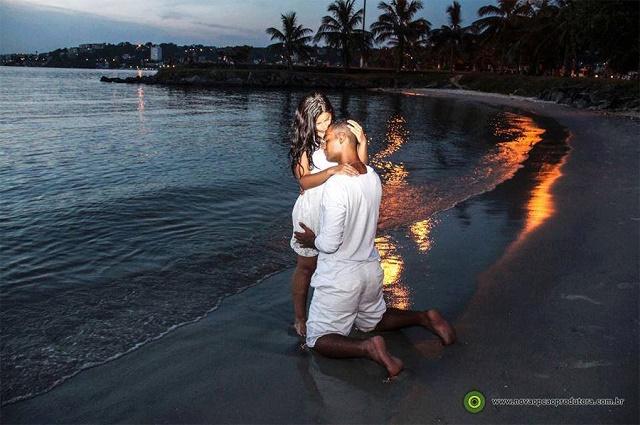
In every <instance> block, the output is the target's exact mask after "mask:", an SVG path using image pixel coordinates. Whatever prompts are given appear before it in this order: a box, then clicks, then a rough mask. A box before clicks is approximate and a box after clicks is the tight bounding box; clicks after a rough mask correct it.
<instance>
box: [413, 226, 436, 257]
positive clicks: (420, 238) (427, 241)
mask: <svg viewBox="0 0 640 425" xmlns="http://www.w3.org/2000/svg"><path fill="white" fill-rule="evenodd" d="M434 224H435V223H434V220H433V219H431V218H428V219H426V220H422V221H418V222H416V223H413V224H412V225H411V226H410V227H409V230H410V231H411V234H412V235H413V240H414V242H415V243H416V245H418V250H419V251H420V252H427V251H429V249H430V248H431V244H432V241H431V237H430V236H429V233H430V232H431V229H432V228H433V225H434Z"/></svg>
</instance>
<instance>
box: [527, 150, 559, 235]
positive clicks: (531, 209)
mask: <svg viewBox="0 0 640 425" xmlns="http://www.w3.org/2000/svg"><path fill="white" fill-rule="evenodd" d="M563 164H564V160H563V161H562V162H560V163H559V164H545V165H544V166H543V167H542V169H541V170H540V175H539V176H538V180H539V184H538V185H537V186H536V187H535V188H534V189H533V191H532V192H531V199H530V200H529V203H528V204H527V222H526V224H525V226H524V230H523V231H522V234H521V235H520V238H522V237H523V236H525V235H527V234H529V233H531V231H533V229H535V228H536V227H538V226H540V224H542V223H543V222H544V221H545V220H546V219H548V218H549V217H551V215H553V213H554V212H555V207H554V202H553V194H552V193H551V187H552V186H553V184H554V183H555V181H556V180H557V179H558V178H560V176H562V173H561V172H560V168H561V167H562V165H563Z"/></svg>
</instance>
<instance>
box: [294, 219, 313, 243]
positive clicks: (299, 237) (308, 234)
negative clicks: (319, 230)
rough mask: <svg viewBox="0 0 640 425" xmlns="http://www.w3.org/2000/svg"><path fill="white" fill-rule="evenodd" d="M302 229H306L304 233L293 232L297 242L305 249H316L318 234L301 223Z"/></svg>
mask: <svg viewBox="0 0 640 425" xmlns="http://www.w3.org/2000/svg"><path fill="white" fill-rule="evenodd" d="M299 224H300V227H302V228H303V229H304V232H293V234H294V236H295V238H296V241H298V243H299V244H300V246H301V247H303V248H313V249H315V248H316V245H315V241H316V234H315V233H313V230H311V229H309V228H308V227H307V226H306V225H305V224H304V223H299Z"/></svg>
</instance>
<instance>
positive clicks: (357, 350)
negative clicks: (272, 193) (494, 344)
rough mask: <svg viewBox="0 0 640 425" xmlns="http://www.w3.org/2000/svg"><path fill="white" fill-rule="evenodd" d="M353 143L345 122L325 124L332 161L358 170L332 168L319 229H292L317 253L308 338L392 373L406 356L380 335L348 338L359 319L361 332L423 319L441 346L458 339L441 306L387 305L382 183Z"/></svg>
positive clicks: (325, 351)
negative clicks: (380, 233) (345, 172)
mask: <svg viewBox="0 0 640 425" xmlns="http://www.w3.org/2000/svg"><path fill="white" fill-rule="evenodd" d="M356 144H357V141H356V137H355V135H354V134H353V133H352V132H351V130H349V127H348V126H347V123H346V121H344V120H337V121H335V122H334V123H333V124H332V125H331V126H330V127H329V128H328V129H327V131H326V133H325V142H324V146H323V148H324V152H325V155H326V157H327V160H329V161H331V162H337V163H339V164H349V165H351V166H353V167H355V168H356V169H357V170H358V171H359V172H360V175H359V176H357V177H350V176H341V175H335V176H333V177H331V178H330V179H329V180H327V182H326V183H325V188H324V194H323V197H322V226H321V228H320V231H319V233H318V235H317V236H316V235H315V234H314V233H313V232H312V231H311V229H309V228H308V227H307V226H306V225H305V224H304V223H300V226H301V227H302V228H303V229H304V232H296V234H295V237H296V239H297V240H298V242H299V243H300V244H301V245H302V246H304V247H308V248H315V249H317V250H318V251H319V252H320V254H319V256H318V266H317V269H316V272H315V274H314V275H313V278H312V280H311V286H313V287H314V288H315V291H314V294H313V298H312V300H311V307H310V309H309V319H308V321H307V345H308V346H309V347H311V348H313V349H314V350H315V351H317V352H318V353H320V354H322V355H324V356H326V357H333V358H341V357H342V358H344V357H366V358H368V359H371V360H373V361H375V362H377V363H379V364H380V365H382V366H384V367H385V368H386V369H387V370H388V371H389V374H390V375H391V376H392V377H393V376H396V375H397V374H398V373H400V371H401V370H402V368H403V364H402V361H401V360H400V359H399V358H397V357H395V356H393V355H392V354H391V353H389V351H388V350H387V346H386V343H385V341H384V338H382V337H381V336H379V335H376V336H373V337H371V338H368V339H354V338H350V337H349V336H348V335H349V334H350V333H351V330H352V328H353V326H354V325H355V326H356V327H357V328H358V329H359V330H361V331H364V332H370V331H389V330H395V329H400V328H404V327H408V326H422V327H425V328H427V329H428V330H430V331H431V332H433V333H435V334H436V335H437V336H438V337H439V338H440V339H441V341H442V343H443V344H444V345H450V344H453V343H454V342H455V340H456V333H455V330H454V329H453V327H452V326H451V325H450V324H449V323H448V322H447V321H446V320H445V319H444V318H442V316H441V315H440V314H439V313H438V312H437V311H436V310H427V311H411V310H398V309H395V308H386V305H385V302H384V298H383V296H382V281H383V276H384V273H383V270H382V267H381V266H380V254H379V253H378V250H377V248H376V247H375V235H376V228H377V224H378V213H379V210H380V198H381V196H382V186H381V183H380V178H379V177H378V175H377V174H376V172H375V171H374V170H373V169H372V168H371V167H369V166H366V165H365V164H363V163H362V162H360V160H359V159H358V154H357V150H356Z"/></svg>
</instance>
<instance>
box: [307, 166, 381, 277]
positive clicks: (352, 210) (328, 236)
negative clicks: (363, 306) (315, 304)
mask: <svg viewBox="0 0 640 425" xmlns="http://www.w3.org/2000/svg"><path fill="white" fill-rule="evenodd" d="M381 197H382V185H381V183H380V177H379V176H378V174H376V172H375V171H374V170H373V168H371V167H369V166H367V173H366V174H361V175H360V176H357V177H351V176H343V175H336V176H332V177H331V178H330V179H329V180H327V181H326V182H325V184H324V193H323V195H322V222H321V223H322V224H321V227H320V232H319V233H318V235H317V236H316V240H315V245H316V248H317V249H318V251H320V254H319V256H318V266H317V268H316V275H315V276H314V279H313V280H312V282H311V284H312V286H314V287H317V286H319V285H321V284H322V283H323V281H325V282H327V283H329V282H330V281H334V282H335V281H336V280H338V279H341V278H345V277H348V275H350V274H352V273H357V271H358V269H359V268H360V267H362V266H363V265H366V264H368V263H370V262H372V261H380V254H379V253H378V250H377V248H376V246H375V237H376V228H377V225H378V215H379V211H380V199H381Z"/></svg>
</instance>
